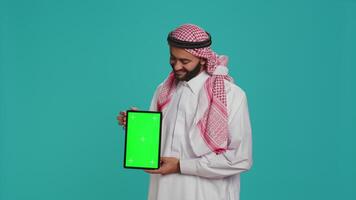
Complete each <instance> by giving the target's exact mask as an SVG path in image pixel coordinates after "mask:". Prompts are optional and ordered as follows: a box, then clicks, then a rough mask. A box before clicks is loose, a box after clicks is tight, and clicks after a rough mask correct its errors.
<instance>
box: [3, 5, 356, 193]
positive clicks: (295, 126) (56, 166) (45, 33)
mask: <svg viewBox="0 0 356 200" xmlns="http://www.w3.org/2000/svg"><path fill="white" fill-rule="evenodd" d="M0 2H1V3H0V16H1V27H0V28H1V32H0V95H1V96H0V109H1V110H0V111H1V112H0V114H1V115H0V199H1V200H63V199H65V200H74V199H75V200H78V199H85V200H98V199H105V200H111V199H112V200H116V199H146V196H147V189H148V188H147V187H148V178H149V177H148V175H147V174H146V173H144V172H143V171H140V170H126V169H123V167H122V162H123V140H124V132H123V130H122V129H121V128H119V127H118V125H117V123H116V115H117V113H118V112H119V111H120V110H125V109H127V108H129V107H130V106H132V105H135V106H137V107H139V108H141V109H147V108H148V106H149V103H150V100H151V97H152V94H153V92H154V90H155V88H156V86H157V84H159V83H160V82H161V81H162V80H163V79H164V78H165V77H166V76H167V74H168V73H169V71H170V66H169V64H168V56H169V53H168V49H167V44H166V36H167V33H168V32H169V31H170V30H172V29H174V28H175V27H177V26H179V25H181V24H183V23H196V24H198V25H200V26H201V27H203V28H205V29H206V30H208V31H209V32H210V33H211V34H212V37H213V41H214V42H213V49H214V50H215V51H216V52H217V53H219V54H225V55H228V56H229V57H230V62H229V68H230V74H231V76H232V77H234V78H235V80H236V83H237V84H238V85H240V87H242V88H243V89H244V90H245V91H246V93H247V95H248V100H249V107H250V114H251V121H252V127H253V142H254V143H253V144H254V148H253V150H254V166H253V168H252V169H251V170H250V171H249V172H247V173H245V174H243V175H242V182H241V185H242V188H241V199H242V200H261V199H270V200H286V199H288V200H301V199H303V200H304V199H308V200H309V199H310V200H316V199H320V200H335V199H342V200H354V199H356V190H355V188H356V156H355V155H356V148H355V140H356V128H355V123H356V122H355V119H356V116H355V113H356V109H355V106H354V103H355V102H356V95H355V91H356V89H355V86H356V81H355V75H356V74H355V72H356V70H355V67H356V58H355V57H356V48H355V47H356V1H354V0H298V1H291V0H289V1H288V0H270V1H263V0H250V1H240V0H236V1H232V0H231V1H188V0H181V1H163V0H161V1H153V0H152V1H135V0H132V1H120V0H116V1H114V0H107V1H77V0H71V1H69V0H67V1H64V0H57V1H50V0H33V1H25V0H23V1H20V0H11V1H10V0H1V1H0Z"/></svg>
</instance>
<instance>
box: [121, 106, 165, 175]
mask: <svg viewBox="0 0 356 200" xmlns="http://www.w3.org/2000/svg"><path fill="white" fill-rule="evenodd" d="M126 113H127V116H126V117H127V118H126V137H125V156H124V167H125V168H139V169H158V168H159V160H160V140H161V121H162V113H161V112H152V111H133V110H129V111H127V112H126Z"/></svg>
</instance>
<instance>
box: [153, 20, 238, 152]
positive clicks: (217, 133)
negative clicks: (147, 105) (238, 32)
mask: <svg viewBox="0 0 356 200" xmlns="http://www.w3.org/2000/svg"><path fill="white" fill-rule="evenodd" d="M171 37H173V38H175V39H177V40H180V41H186V42H202V41H206V40H207V39H209V35H208V34H207V32H206V31H204V30H203V29H202V28H200V27H198V26H196V25H194V24H184V25H182V26H180V27H178V28H177V29H175V30H174V31H172V32H171ZM185 50H186V51H187V52H189V53H191V54H193V55H194V56H197V57H199V58H205V59H206V60H207V63H206V71H207V73H208V74H209V75H210V77H209V78H208V79H207V80H206V82H205V84H204V89H205V93H206V98H208V102H209V105H208V108H207V110H206V111H205V113H204V115H203V117H202V119H200V120H199V121H198V124H197V126H198V127H199V129H200V132H201V136H202V137H203V139H204V141H205V143H206V144H207V145H208V147H209V148H210V149H211V150H212V151H213V152H215V153H217V154H218V153H222V152H224V151H225V150H226V149H227V144H228V115H227V102H226V91H225V86H224V79H226V80H228V81H232V78H231V77H230V76H229V75H228V74H227V68H226V65H227V61H228V59H227V57H226V56H218V55H217V54H216V53H215V52H214V51H212V50H211V48H210V47H209V46H208V47H204V48H196V49H185ZM217 68H220V69H217ZM221 68H225V70H224V69H221ZM175 89H176V81H175V77H174V73H173V71H172V72H171V73H170V74H169V76H168V78H167V79H166V81H165V82H164V83H163V86H162V87H161V89H160V91H159V96H158V101H157V108H158V110H159V111H162V110H163V109H164V108H165V107H166V106H167V105H168V103H169V102H170V100H171V98H172V94H173V93H174V91H175Z"/></svg>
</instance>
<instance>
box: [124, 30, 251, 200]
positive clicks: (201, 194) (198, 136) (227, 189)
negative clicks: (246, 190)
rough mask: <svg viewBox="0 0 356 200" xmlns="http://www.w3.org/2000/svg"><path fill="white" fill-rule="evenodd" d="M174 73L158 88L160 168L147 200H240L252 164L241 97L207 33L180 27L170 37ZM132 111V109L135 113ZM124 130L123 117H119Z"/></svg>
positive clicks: (155, 98) (154, 172)
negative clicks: (243, 174) (243, 178)
mask: <svg viewBox="0 0 356 200" xmlns="http://www.w3.org/2000/svg"><path fill="white" fill-rule="evenodd" d="M168 44H169V48H170V64H171V66H172V69H173V70H172V72H171V73H170V74H169V76H168V78H167V79H166V80H165V81H163V82H162V83H161V84H160V85H159V86H158V87H157V89H156V91H155V94H154V96H153V99H152V101H151V106H150V110H151V111H161V112H162V113H163V120H162V141H161V145H162V146H161V150H162V152H161V156H162V157H161V167H160V168H159V169H157V170H145V172H147V173H150V186H149V194H148V199H149V200H190V199H192V200H226V199H230V200H238V199H239V192H240V173H241V172H244V171H246V170H248V169H250V167H251V165H252V139H251V127H250V120H249V113H248V106H247V99H246V95H245V92H244V91H243V90H242V89H241V88H239V87H238V86H237V85H235V84H234V83H233V79H232V78H231V77H230V76H229V75H228V69H227V57H226V56H218V55H217V54H216V53H215V52H213V51H212V50H211V48H210V45H211V37H210V35H209V33H207V32H206V31H204V30H203V29H202V28H200V27H198V26H196V25H193V24H184V25H182V26H180V27H178V28H177V29H175V30H174V31H172V32H170V33H169V35H168ZM133 109H135V108H133ZM118 120H119V124H120V125H122V126H125V125H126V113H125V112H121V113H120V115H119V116H118Z"/></svg>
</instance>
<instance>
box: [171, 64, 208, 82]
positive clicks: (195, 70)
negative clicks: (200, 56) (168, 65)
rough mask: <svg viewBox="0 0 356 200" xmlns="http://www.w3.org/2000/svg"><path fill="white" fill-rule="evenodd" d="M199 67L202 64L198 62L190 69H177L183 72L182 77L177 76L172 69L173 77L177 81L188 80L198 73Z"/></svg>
mask: <svg viewBox="0 0 356 200" xmlns="http://www.w3.org/2000/svg"><path fill="white" fill-rule="evenodd" d="M201 67H202V65H201V64H200V62H199V63H198V64H197V65H196V66H195V68H194V69H193V70H192V71H188V70H186V69H182V70H179V71H184V72H185V75H184V76H183V77H179V74H177V72H176V71H174V70H173V72H174V77H175V78H176V79H177V80H179V81H189V80H190V79H192V78H194V77H195V76H197V75H198V74H199V73H200V69H201Z"/></svg>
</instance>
